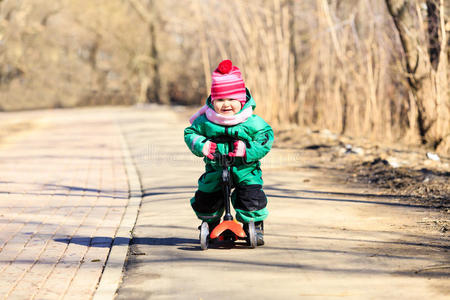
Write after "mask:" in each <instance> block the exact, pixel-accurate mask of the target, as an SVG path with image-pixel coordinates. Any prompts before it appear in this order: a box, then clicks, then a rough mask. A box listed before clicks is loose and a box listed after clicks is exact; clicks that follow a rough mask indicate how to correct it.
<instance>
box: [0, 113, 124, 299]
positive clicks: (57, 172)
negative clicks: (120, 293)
mask: <svg viewBox="0 0 450 300" xmlns="http://www.w3.org/2000/svg"><path fill="white" fill-rule="evenodd" d="M119 112H120V109H117V108H116V109H78V110H77V109H75V110H58V111H40V112H34V113H33V112H29V113H17V118H16V117H15V116H14V115H11V114H8V118H4V120H6V119H8V120H14V119H22V122H29V123H30V124H29V126H28V127H27V128H28V129H27V130H26V131H25V132H22V133H20V134H18V135H17V136H14V135H12V136H6V137H5V136H3V138H0V298H2V299H3V298H7V299H61V298H64V299H89V298H91V297H92V296H93V294H94V292H95V289H96V287H97V284H98V282H99V278H100V276H101V274H102V271H103V267H104V264H105V261H106V259H107V257H108V254H109V252H110V247H111V244H112V242H113V239H114V237H115V235H116V231H117V230H118V227H119V224H120V223H121V220H122V217H123V215H124V212H125V210H126V206H127V203H128V200H129V191H128V181H127V173H126V169H125V166H124V161H123V151H122V146H123V145H122V144H121V143H122V140H121V135H120V129H119V127H118V125H117V123H116V122H115V116H116V115H117V114H118V113H119ZM11 116H12V117H11ZM0 120H1V117H0ZM1 126H2V124H1V122H0V127H1ZM119 238H120V237H119ZM116 241H117V239H116ZM123 242H124V243H126V244H128V241H127V240H126V239H124V241H123Z"/></svg>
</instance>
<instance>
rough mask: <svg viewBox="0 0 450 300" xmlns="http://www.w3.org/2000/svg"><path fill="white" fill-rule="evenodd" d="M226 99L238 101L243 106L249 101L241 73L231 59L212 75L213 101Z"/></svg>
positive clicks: (225, 61) (224, 62)
mask: <svg viewBox="0 0 450 300" xmlns="http://www.w3.org/2000/svg"><path fill="white" fill-rule="evenodd" d="M225 98H229V99H236V100H238V101H239V102H241V104H242V106H244V104H245V102H246V100H247V95H246V92H245V84H244V80H243V79H242V75H241V71H240V70H239V68H238V67H236V66H233V63H232V62H231V60H229V59H227V60H224V61H222V62H221V63H220V64H219V66H218V67H217V69H216V70H215V71H214V72H213V73H212V83H211V101H214V100H216V99H225Z"/></svg>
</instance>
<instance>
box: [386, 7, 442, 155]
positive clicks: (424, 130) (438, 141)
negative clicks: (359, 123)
mask: <svg viewBox="0 0 450 300" xmlns="http://www.w3.org/2000/svg"><path fill="white" fill-rule="evenodd" d="M386 4H387V7H388V10H389V13H390V14H391V16H392V18H393V20H394V23H395V26H396V28H397V31H398V33H399V36H400V40H401V43H402V47H403V50H404V52H405V58H406V72H407V80H408V83H409V86H410V88H411V91H412V93H413V95H414V97H415V100H416V103H417V107H418V116H417V119H418V125H419V134H420V137H421V139H422V143H423V144H426V145H429V146H432V147H434V148H438V147H440V149H441V150H442V151H444V152H447V151H448V150H449V146H450V143H449V141H448V139H449V130H450V129H449V127H450V125H449V123H450V120H449V118H450V117H449V112H450V108H449V97H448V86H447V84H448V81H447V57H446V47H447V42H446V38H445V30H442V29H443V27H442V26H441V25H442V23H443V15H444V8H443V0H427V1H426V4H427V12H428V15H427V23H428V28H427V29H428V34H427V38H428V42H427V43H426V45H423V44H421V42H420V39H419V37H420V32H419V27H418V26H416V24H417V17H416V16H415V13H416V9H415V1H408V0H386ZM444 144H445V145H446V146H444ZM443 146H444V147H443ZM442 148H444V149H442Z"/></svg>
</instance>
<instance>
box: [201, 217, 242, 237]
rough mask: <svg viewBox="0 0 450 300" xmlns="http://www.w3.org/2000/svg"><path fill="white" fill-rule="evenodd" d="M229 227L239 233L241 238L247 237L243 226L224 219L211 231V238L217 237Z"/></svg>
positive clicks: (236, 233)
mask: <svg viewBox="0 0 450 300" xmlns="http://www.w3.org/2000/svg"><path fill="white" fill-rule="evenodd" d="M227 229H228V230H231V231H232V232H233V233H234V234H235V235H237V236H238V237H240V238H245V237H247V235H246V234H245V232H244V229H243V228H242V226H241V225H240V224H239V223H237V222H235V221H223V222H222V223H220V224H219V225H217V226H216V228H214V230H213V231H212V232H211V234H210V235H209V236H210V238H211V239H215V238H217V237H218V236H219V235H221V234H222V233H223V232H224V231H225V230H227Z"/></svg>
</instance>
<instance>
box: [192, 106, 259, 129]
mask: <svg viewBox="0 0 450 300" xmlns="http://www.w3.org/2000/svg"><path fill="white" fill-rule="evenodd" d="M203 114H206V118H207V119H208V120H209V121H211V122H213V123H215V124H218V125H225V126H233V125H236V124H240V123H243V122H245V121H247V119H248V118H249V117H250V116H251V115H252V114H253V109H252V107H251V106H249V107H247V108H246V109H244V110H242V111H241V112H240V113H239V114H235V115H232V116H224V115H221V114H219V113H216V112H215V111H214V109H212V108H211V107H209V106H208V105H206V104H205V105H204V106H203V107H202V108H200V109H199V111H197V112H196V113H195V114H194V115H193V116H192V117H191V118H190V119H189V122H190V123H191V124H192V123H194V121H195V119H197V118H198V117H199V116H201V115H203Z"/></svg>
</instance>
